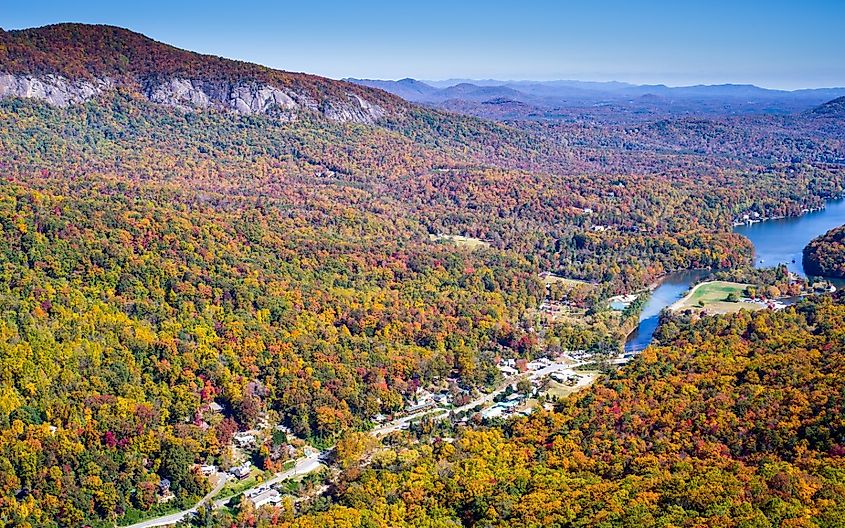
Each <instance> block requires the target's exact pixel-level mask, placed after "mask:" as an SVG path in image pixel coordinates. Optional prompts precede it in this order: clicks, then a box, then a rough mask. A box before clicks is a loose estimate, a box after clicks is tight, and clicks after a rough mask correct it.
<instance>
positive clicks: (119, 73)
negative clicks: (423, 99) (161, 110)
mask: <svg viewBox="0 0 845 528" xmlns="http://www.w3.org/2000/svg"><path fill="white" fill-rule="evenodd" d="M116 87H120V88H124V89H128V90H131V91H134V92H137V93H139V94H141V95H143V96H145V97H146V98H148V99H149V100H151V101H154V102H157V103H163V104H168V105H171V106H176V107H180V108H184V109H189V108H210V107H213V108H218V109H225V110H231V111H234V112H237V113H240V114H268V115H273V116H276V117H284V118H293V117H295V116H296V115H297V114H299V113H302V112H310V113H316V114H321V115H323V116H324V117H326V118H328V119H330V120H334V121H356V122H375V121H377V120H378V119H380V118H382V117H384V116H386V115H390V114H395V113H397V112H402V111H403V110H405V109H406V108H407V104H406V103H405V102H404V101H403V100H401V99H399V98H398V97H394V96H392V95H389V94H387V93H385V92H383V91H381V90H372V89H368V88H367V87H364V86H359V85H355V84H352V83H347V82H343V81H335V80H332V79H327V78H324V77H319V76H316V75H309V74H305V73H291V72H286V71H280V70H274V69H271V68H267V67H264V66H259V65H257V64H252V63H248V62H242V61H235V60H230V59H225V58H221V57H215V56H211V55H203V54H200V53H195V52H191V51H186V50H182V49H179V48H176V47H174V46H170V45H167V44H163V43H161V42H157V41H155V40H153V39H151V38H149V37H146V36H144V35H142V34H140V33H136V32H133V31H130V30H128V29H124V28H119V27H114V26H106V25H89V24H56V25H50V26H44V27H39V28H33V29H24V30H16V31H0V97H2V96H9V95H17V96H23V97H34V98H39V99H43V100H46V101H48V102H49V103H51V104H55V105H57V106H67V105H68V104H72V103H78V102H82V101H85V100H87V99H90V98H91V97H94V96H95V95H98V94H101V93H103V92H105V91H107V90H110V89H113V88H116Z"/></svg>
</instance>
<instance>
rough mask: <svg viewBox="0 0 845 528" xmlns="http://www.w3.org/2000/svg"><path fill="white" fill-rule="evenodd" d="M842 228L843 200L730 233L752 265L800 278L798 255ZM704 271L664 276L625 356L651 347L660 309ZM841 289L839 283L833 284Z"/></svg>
mask: <svg viewBox="0 0 845 528" xmlns="http://www.w3.org/2000/svg"><path fill="white" fill-rule="evenodd" d="M841 225H845V199H843V200H836V201H831V202H828V204H827V207H826V208H825V209H823V210H821V211H814V212H812V213H807V214H805V215H803V216H798V217H792V218H781V219H778V220H768V221H765V222H758V223H756V224H749V225H742V226H738V227H736V228H735V229H734V231H735V232H737V233H739V234H741V235H743V236H745V237H746V238H748V239H749V240H751V242H752V243H753V244H754V252H755V257H754V265H755V266H757V267H772V266H776V265H778V264H786V265H787V267H788V268H789V270H790V271H793V272H795V273H798V274H799V275H804V267H803V262H802V260H803V259H802V252H803V251H804V246H806V245H807V244H808V243H809V242H810V240H812V239H814V238H816V237H817V236H819V235H822V234H824V233H826V232H827V231H829V230H831V229H833V228H834V227H838V226H841ZM707 274H708V272H706V271H684V272H679V273H672V274H669V275H667V276H666V278H665V279H664V280H663V282H661V283H660V286H658V287H657V289H656V290H654V292H653V293H652V296H651V299H649V301H648V303H647V304H646V305H645V307H644V309H643V312H642V314H640V324H639V326H638V327H637V329H636V330H634V332H633V333H631V335H630V336H628V340H627V342H626V343H625V352H639V351H641V350H643V349H644V348H645V347H647V346H648V345H649V343H651V340H652V338H653V336H654V331H655V329H657V324H658V322H659V318H660V312H661V310H663V308H665V307H667V306H669V305H670V304H672V303H674V302H675V301H676V300H678V299H679V298H681V297H683V296H684V294H685V293H686V292H687V291H688V290H689V289H690V288H691V287H692V285H694V284H695V283H697V282H698V281H700V280H701V279H703V278H704V277H705V276H706V275H707ZM835 283H836V284H837V286H838V287H842V285H843V282H842V281H836V282H835Z"/></svg>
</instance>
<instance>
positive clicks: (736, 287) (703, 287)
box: [672, 281, 762, 313]
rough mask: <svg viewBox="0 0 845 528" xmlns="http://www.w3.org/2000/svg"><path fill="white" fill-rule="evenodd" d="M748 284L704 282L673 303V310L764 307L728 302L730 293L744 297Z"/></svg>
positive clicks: (736, 310)
mask: <svg viewBox="0 0 845 528" xmlns="http://www.w3.org/2000/svg"><path fill="white" fill-rule="evenodd" d="M747 287H748V284H741V283H738V282H725V281H711V282H702V283H701V284H699V285H697V286H695V288H693V290H692V291H691V292H690V293H689V294H687V295H686V297H684V298H683V299H681V300H680V301H678V302H676V303H675V304H673V305H672V310H675V311H677V310H690V309H691V310H704V311H706V312H708V313H734V312H738V311H739V310H759V309H761V308H762V307H761V306H759V305H757V304H754V303H746V302H728V301H727V298H728V296H729V295H730V294H732V293H733V294H735V295H736V296H737V297H743V292H744V291H745V288H747Z"/></svg>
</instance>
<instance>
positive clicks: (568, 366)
mask: <svg viewBox="0 0 845 528" xmlns="http://www.w3.org/2000/svg"><path fill="white" fill-rule="evenodd" d="M563 360H564V361H566V363H563V362H562V361H561V362H555V363H552V364H551V365H548V366H545V367H543V368H541V369H537V370H531V371H528V372H524V373H522V374H518V375H514V376H511V377H510V378H507V379H506V380H505V381H504V382H502V383H501V384H500V385H499V386H498V387H496V389H495V390H493V392H489V393H487V394H483V395H481V396H479V397H478V398H476V399H474V400H473V401H471V402H469V403H467V404H465V405H462V406H460V407H455V408H453V409H444V408H443V407H433V408H431V409H427V410H424V411H421V412H418V413H416V414H412V415H409V416H404V417H402V418H397V419H396V420H393V421H391V422H388V423H386V424H383V425H381V426H379V427H376V428H375V429H373V430H372V434H373V435H374V436H384V435H386V434H389V433H392V432H394V431H398V430H399V429H401V428H402V427H403V426H404V425H405V424H409V423H411V422H413V421H414V420H419V419H420V418H422V417H426V418H429V419H431V420H443V419H445V418H447V417H448V416H449V414H450V413H456V414H457V413H461V412H466V411H470V410H472V409H474V408H475V407H477V406H478V405H484V404H486V403H490V402H492V401H493V399H494V398H495V397H496V396H498V395H499V394H501V393H502V392H504V391H505V390H506V389H507V387H508V386H509V385H513V384H514V383H516V382H517V381H519V380H521V379H525V378H529V379H539V378H542V377H544V376H548V375H549V374H551V373H552V372H566V371H572V372H573V373H574V372H575V370H574V369H575V368H576V367H580V366H581V365H586V364H587V363H588V362H586V361H581V362H574V361H573V360H571V359H569V358H564V359H563Z"/></svg>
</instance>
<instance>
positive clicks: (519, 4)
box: [0, 0, 845, 88]
mask: <svg viewBox="0 0 845 528" xmlns="http://www.w3.org/2000/svg"><path fill="white" fill-rule="evenodd" d="M68 21H74V22H90V23H104V24H113V25H118V26H123V27H127V28H130V29H133V30H135V31H140V32H142V33H144V34H146V35H148V36H150V37H152V38H155V39H157V40H161V41H164V42H167V43H170V44H174V45H176V46H179V47H183V48H188V49H191V50H194V51H200V52H203V53H212V54H215V55H222V56H225V57H230V58H237V59H243V60H248V61H252V62H258V63H261V64H265V65H268V66H272V67H275V68H281V69H286V70H292V71H306V72H311V73H316V74H320V75H325V76H328V77H334V78H341V77H368V78H381V79H398V78H402V77H415V78H418V79H445V78H452V77H467V78H497V79H580V80H611V79H615V80H622V81H630V82H639V83H655V82H660V83H666V84H670V85H680V84H695V83H723V82H734V83H754V84H758V85H761V86H766V87H775V88H803V87H819V86H845V0H826V1H822V0H792V1H786V0H766V1H762V0H761V1H750V0H734V1H724V0H707V1H703V0H686V1H685V0H674V1H669V0H667V1H656V0H655V1H634V0H630V1H622V0H618V1H617V0H583V1H579V2H568V1H562V0H559V1H545V0H537V1H532V0H521V1H518V0H510V1H507V2H500V1H498V0H487V1H460V0H449V1H443V0H427V1H411V0H394V1H369V2H355V1H352V0H350V1H340V0H338V1H320V0H298V1H295V2H286V1H281V2H270V1H258V0H252V1H251V0H242V1H234V2H233V1H225V2H222V1H215V0H208V1H204V2H198V1H196V2H195V1H192V2H181V1H177V0H170V1H162V0H143V1H138V2H136V1H131V0H130V1H114V0H111V1H84V0H75V1H74V0H65V1H37V0H29V1H26V0H0V27H2V28H4V29H7V30H8V29H18V28H24V27H32V26H41V25H44V24H49V23H55V22H68Z"/></svg>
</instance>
